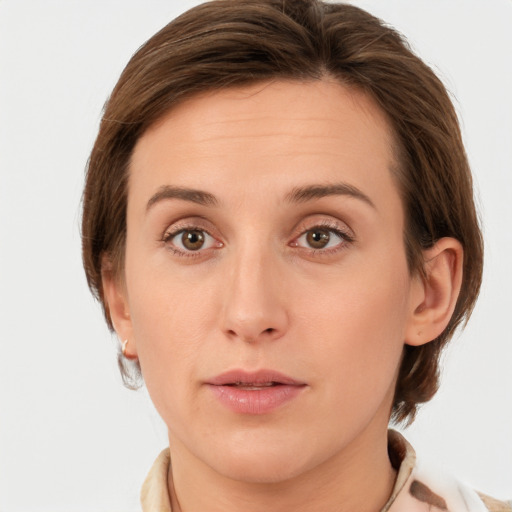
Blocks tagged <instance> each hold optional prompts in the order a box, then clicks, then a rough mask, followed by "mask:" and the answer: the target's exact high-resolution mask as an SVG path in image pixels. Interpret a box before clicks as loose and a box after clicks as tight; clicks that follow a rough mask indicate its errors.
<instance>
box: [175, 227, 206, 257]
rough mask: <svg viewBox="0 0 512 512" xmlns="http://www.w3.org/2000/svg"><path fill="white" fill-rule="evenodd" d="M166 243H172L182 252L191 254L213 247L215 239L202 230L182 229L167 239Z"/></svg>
mask: <svg viewBox="0 0 512 512" xmlns="http://www.w3.org/2000/svg"><path fill="white" fill-rule="evenodd" d="M166 242H171V243H172V244H173V245H174V246H175V247H177V248H178V249H180V250H181V251H185V252H189V251H199V250H200V249H209V248H210V247H213V246H214V245H215V238H213V237H212V236H211V235H209V234H208V233H207V232H206V231H203V230H202V229H182V230H181V231H178V232H177V233H174V234H172V235H170V236H169V237H167V239H166Z"/></svg>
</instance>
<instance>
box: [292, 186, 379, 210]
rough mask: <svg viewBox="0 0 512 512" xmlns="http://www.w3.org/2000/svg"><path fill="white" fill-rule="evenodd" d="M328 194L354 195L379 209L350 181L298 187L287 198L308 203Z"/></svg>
mask: <svg viewBox="0 0 512 512" xmlns="http://www.w3.org/2000/svg"><path fill="white" fill-rule="evenodd" d="M328 196H349V197H353V198H355V199H359V200H361V201H363V202H365V203H367V204H368V205H369V206H371V207H372V208H375V209H377V208H376V206H375V204H374V203H373V201H372V200H371V199H370V198H369V197H368V196H367V195H366V194H365V193H364V192H362V191H361V190H359V189H358V188H357V187H355V186H354V185H350V184H348V183H335V184H327V185H307V186H304V187H296V188H294V189H293V190H292V191H291V192H290V193H289V194H287V195H286V200H287V201H288V202H291V203H306V202H308V201H312V200H314V199H321V198H323V197H328Z"/></svg>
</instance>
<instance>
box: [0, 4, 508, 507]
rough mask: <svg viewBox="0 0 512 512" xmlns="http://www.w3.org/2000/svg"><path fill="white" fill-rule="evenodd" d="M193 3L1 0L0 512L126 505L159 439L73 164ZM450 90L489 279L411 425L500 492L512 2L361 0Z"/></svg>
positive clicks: (433, 447) (461, 468) (162, 442)
mask: <svg viewBox="0 0 512 512" xmlns="http://www.w3.org/2000/svg"><path fill="white" fill-rule="evenodd" d="M197 3H199V2H197V1H170V0H166V1H163V0H144V1H142V0H119V1H114V0H101V1H100V0H96V1H92V0H89V1H73V0H62V1H56V0H45V1H44V2H42V1H40V0H0V344H1V346H0V511H2V512H21V511H31V512H36V511H48V512H49V511H51V512H59V511H65V512H75V511H88V512H90V511H98V512H100V511H109V512H112V511H128V512H131V511H136V510H139V502H138V493H139V488H140V485H141V482H142V480H143V478H144V476H145V474H146V472H147V471H148V469H149V467H150V465H151V463H152V461H153V459H154V458H155V457H156V455H157V453H158V452H159V451H160V450H161V449H162V448H163V447H164V446H166V443H167V440H166V431H165V428H164V426H163V424H162V422H161V420H160V419H159V417H158V416H157V414H156V412H155V411H154V409H153V407H152V405H151V403H150V401H149V399H148V397H147V395H146V392H145V391H144V390H141V391H139V392H131V391H128V390H126V389H125V388H123V386H122V384H121V380H120V377H119V374H118V370H117V365H116V350H117V340H115V339H114V338H113V337H112V336H111V335H110V334H109V333H108V331H107V328H106V326H105V325H104V322H103V319H102V315H101V312H100V308H99V306H98V304H96V303H95V302H94V301H93V299H92V298H91V296H90V294H89V292H88V289H87V287H86V283H85V279H84V275H83V270H82V267H81V259H80V237H79V221H80V196H81V189H82V184H83V175H84V166H85V163H86V160H87V157H88V153H89V151H90V149H91V146H92V143H93V141H94V138H95V134H96V131H97V128H98V123H99V120H100V116H101V109H102V106H103V103H104V102H105V100H106V98H107V96H108V94H109V92H110V90H111V89H112V87H113V86H114V84H115V82H116V79H117V77H118V76H119V73H120V72H121V70H122V68H123V67H124V65H125V64H126V62H127V60H128V59H129V57H130V56H131V55H132V54H133V52H134V51H135V50H136V49H137V48H138V47H139V46H140V45H141V44H142V43H143V42H144V41H145V40H146V39H147V38H148V37H150V36H151V35H152V34H153V33H154V32H155V31H156V30H158V29H159V28H161V27H162V26H163V25H165V24H166V23H167V22H168V21H170V20H171V19H172V18H173V17H175V16H176V15H177V14H179V13H180V12H182V11H184V10H186V9H187V8H189V7H191V6H192V5H195V4H197ZM354 3H356V4H357V5H360V6H362V7H366V8H367V9H368V10H369V11H371V12H372V13H374V14H376V15H378V16H380V17H382V18H383V19H385V20H386V21H387V22H389V23H390V24H391V25H393V26H394V27H396V28H398V29H399V30H400V31H402V32H403V33H404V34H405V35H406V36H407V37H408V39H409V41H410V43H411V44H412V46H413V48H414V49H415V50H416V51H417V52H418V53H419V54H420V56H422V58H423V59H425V60H426V61H427V62H428V63H429V64H430V65H431V66H432V67H433V68H434V69H435V70H436V72H437V73H438V74H439V75H440V77H441V78H442V80H443V81H444V82H445V84H446V86H447V87H448V89H449V90H450V91H451V93H452V94H453V97H454V101H455V104H456V108H457V111H458V113H459V115H460V118H461V122H462V129H463V133H464V139H465V143H466V146H467V151H468V154H469V158H470V161H471V164H472V168H473V171H474V175H475V182H476V188H477V195H478V202H479V208H480V212H481V217H482V222H483V227H484V232H485V239H486V264H485V278H484V285H483V288H482V293H481V298H480V302H479V304H478V307H477V308H476V310H475V313H474V315H473V318H472V319H471V321H470V323H469V326H468V327H467V329H466V330H465V331H464V333H463V334H461V335H460V336H457V337H456V339H455V340H454V341H453V343H452V346H451V348H450V350H449V351H448V353H447V356H446V358H445V362H444V376H443V384H442V388H441V391H440V392H439V394H438V395H437V396H436V398H435V399H434V401H433V402H432V403H431V404H428V405H426V406H425V407H424V408H423V409H422V411H421V413H420V415H419V417H418V419H417V421H416V423H415V424H414V425H413V426H412V427H411V428H409V429H407V430H406V436H407V437H408V438H409V439H410V440H411V441H412V442H413V444H414V445H415V447H416V449H417V451H418V452H419V453H420V454H421V455H422V456H423V457H424V458H427V459H428V460H431V461H434V462H435V463H436V464H438V465H439V466H440V467H442V468H443V469H444V470H448V471H450V472H452V473H454V474H455V475H456V476H458V477H459V478H460V479H462V480H463V481H466V482H468V483H470V484H471V485H473V486H474V487H476V488H477V489H480V490H485V491H486V492H487V493H489V494H491V495H495V496H497V497H501V498H507V497H508V498H512V371H511V363H512V333H511V327H510V325H511V317H512V297H511V290H512V266H511V264H510V261H511V254H512V201H511V195H512V59H511V53H512V30H511V29H512V1H511V0H486V1H485V2H484V1H482V0H477V1H472V0H459V1H457V0H394V1H392V0H387V1H385V2H383V1H382V0H361V1H359V2H357V1H356V2H354Z"/></svg>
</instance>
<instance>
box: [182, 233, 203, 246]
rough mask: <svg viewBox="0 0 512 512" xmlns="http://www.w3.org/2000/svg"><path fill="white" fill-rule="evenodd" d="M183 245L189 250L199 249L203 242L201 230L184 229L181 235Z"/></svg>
mask: <svg viewBox="0 0 512 512" xmlns="http://www.w3.org/2000/svg"><path fill="white" fill-rule="evenodd" d="M182 242H183V245H184V246H185V247H186V248H187V249H190V250H191V251H197V250H198V249H201V247H202V246H203V244H204V234H203V233H202V232H201V231H196V230H195V231H186V232H185V233H183V236H182Z"/></svg>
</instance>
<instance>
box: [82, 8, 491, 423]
mask: <svg viewBox="0 0 512 512" xmlns="http://www.w3.org/2000/svg"><path fill="white" fill-rule="evenodd" d="M322 77H334V78H335V79H337V80H339V81H340V82H341V83H343V84H345V85H348V86H349V87H356V88H358V89H360V90H362V91H364V92H365V93H366V94H368V96H370V97H371V98H373V100H374V101H375V102H376V103H377V104H378V105H379V106H380V108H381V109H382V111H383V112H385V114H386V115H387V117H388V120H389V122H390V125H391V127H392V130H393V131H394V136H395V140H396V146H397V147H396V148H394V149H395V152H396V154H397V160H398V162H397V169H396V180H397V183H398V187H399V191H400V193H401V197H402V201H403V205H404V211H405V217H406V227H405V232H404V243H405V250H406V254H407V259H408V264H409V268H410V271H411V272H419V273H422V271H423V264H424V261H423V256H422V250H423V249H425V248H428V247H431V246H432V245H433V244H434V243H435V242H436V241H437V240H439V239H440V238H442V237H445V236H450V237H454V238H456V239H458V240H459V241H460V242H461V244H462V246H463V248H464V263H463V283H462V288H461V292H460V295H459V298H458V301H457V304H456V307H455V311H454V313H453V316H452V318H451V320H450V322H449V324H448V326H447V328H446V329H445V330H444V332H443V333H442V334H441V335H440V336H439V337H438V338H437V339H435V340H434V341H432V342H430V343H427V344H425V345H422V346H418V347H416V346H408V345H406V346H405V348H404V355H403V360H402V363H401V368H400V373H399V377H398V382H397V386H396V392H395V398H394V402H393V411H392V412H393V417H394V419H395V420H398V421H404V420H409V421H412V419H413V418H414V415H415V413H416V410H417V406H418V404H420V403H422V402H426V401H428V400H430V399H431V398H432V396H433V395H434V394H435V392H436V391H437V388H438V381H439V357H440V353H441V350H442V348H443V347H444V345H445V344H446V343H447V341H448V340H449V339H450V338H451V336H452V335H453V333H454V330H455V329H456V327H457V326H458V325H459V324H460V323H461V322H463V321H464V320H466V321H467V319H468V318H469V315H470V314H471V311H472V309H473V306H474V304H475V301H476V298H477V295H478V291H479V287H480V282H481V274H482V266H483V261H482V260H483V243H482V237H481V232H480V229H479V225H478V219H477V214H476V211H475V205H474V200H473V189H472V179H471V173H470V169H469V165H468V161H467V157H466V154H465V151H464V147H463V144H462V140H461V134H460V129H459V125H458V121H457V116H456V113H455V111H454V108H453V105H452V103H451V101H450V99H449V97H448V94H447V92H446V90H445V88H444V86H443V85H442V83H441V81H440V80H439V79H438V78H437V77H436V75H435V74H434V73H433V72H432V70H431V69H430V68H429V67H428V66H427V65H426V64H425V63H423V62H422V61H421V60H420V59H419V58H418V57H417V56H416V55H414V54H413V53H412V52H411V50H410V49H409V47H408V45H407V43H406V42H405V41H404V39H403V38H402V37H401V35H400V34H398V33H397V32H396V31H395V30H393V29H391V28H390V27H388V26H387V25H385V24H383V23H382V22H381V21H380V20H379V19H377V18H375V17H374V16H372V15H370V14H369V13H367V12H365V11H363V10H361V9H359V8H357V7H354V6H351V5H346V4H335V3H326V2H322V1H319V0H215V1H212V2H208V3H205V4H202V5H200V6H198V7H195V8H193V9H191V10H189V11H187V12H186V13H185V14H183V15H181V16H179V17H178V18H177V19H175V20H174V21H172V22H171V23H169V24H168V25H167V26H166V27H164V28H163V29H162V30H160V31H159V32H158V33H157V34H156V35H154V36H153V37H152V38H151V39H149V41H147V42H146V43H145V44H144V45H143V46H142V47H141V48H140V49H139V50H138V51H137V52H136V53H135V55H134V56H133V57H132V59H131V60H130V62H129V63H128V65H127V66H126V68H125V69H124V71H123V73H122V75H121V77H120V79H119V81H118V83H117V85H116V87H115V88H114V90H113V92H112V95H111V97H110V99H109V100H108V102H107V104H106V106H105V110H104V114H103V118H102V121H101V126H100V130H99V134H98V137H97V139H96V142H95V144H94V147H93V150H92V153H91V156H90V159H89V162H88V169H87V181H86V185H85V190H84V196H83V220H82V240H83V261H84V267H85V272H86V275H87V280H88V283H89V286H90V288H91V290H92V292H93V293H94V295H95V296H96V297H97V298H98V299H99V300H100V301H101V303H102V305H103V308H104V312H105V317H106V320H107V323H108V324H109V326H110V328H112V324H111V319H110V314H109V311H108V305H107V304H106V302H105V300H104V295H103V289H102V281H101V271H102V259H103V257H104V255H107V256H108V257H109V259H110V261H111V263H112V267H113V271H114V272H115V273H117V274H119V273H120V272H121V270H122V268H123V258H124V249H125V237H126V204H127V193H128V191H127V183H128V172H129V163H130V157H131V154H132V151H133V148H134V146H135V143H136V142H137V140H138V139H139V137H140V136H141V135H142V134H143V133H144V132H145V130H146V129H147V128H148V127H149V126H151V125H152V124H153V123H155V121H157V120H158V119H160V118H161V117H162V116H163V115H165V114H166V113H167V112H168V111H169V110H170V109H172V108H173V107H174V106H176V105H177V104H178V103H180V102H182V101H183V100H185V99H188V98H190V97H192V96H194V95H197V94H198V93H201V92H204V91H209V90H219V89H223V88H228V87H234V86H243V85H248V84H251V83H255V82H263V81H269V80H276V79H287V80H290V79H291V80H296V81H311V80H319V79H321V78H322ZM124 377H126V374H124ZM125 382H126V380H125Z"/></svg>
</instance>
